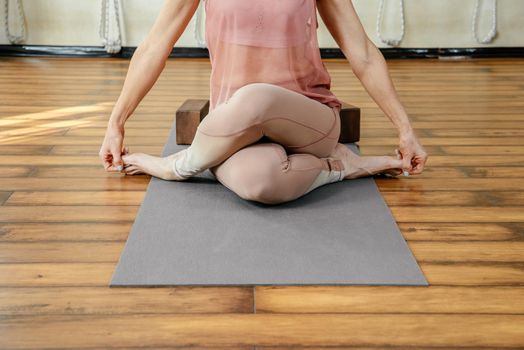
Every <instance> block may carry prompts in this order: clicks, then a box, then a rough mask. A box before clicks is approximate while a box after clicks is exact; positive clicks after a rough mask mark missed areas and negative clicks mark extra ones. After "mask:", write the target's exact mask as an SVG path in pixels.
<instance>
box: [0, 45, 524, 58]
mask: <svg viewBox="0 0 524 350" xmlns="http://www.w3.org/2000/svg"><path fill="white" fill-rule="evenodd" d="M135 50H136V47H134V46H127V47H123V48H122V50H121V51H120V52H119V53H116V54H108V53H107V52H106V51H105V50H104V48H103V47H102V46H46V45H0V56H58V57H117V58H131V56H133V53H134V52H135ZM380 51H381V52H382V54H383V55H384V57H385V58H387V59H394V58H438V57H461V56H465V57H471V58H490V57H491V58H493V57H524V47H476V48H426V49H425V48H380ZM320 54H321V57H322V58H344V55H343V53H342V51H341V50H340V49H338V48H329V49H320ZM169 57H184V58H190V57H191V58H195V57H202V58H206V57H209V53H208V50H207V48H199V47H175V48H173V50H172V51H171V54H170V55H169Z"/></svg>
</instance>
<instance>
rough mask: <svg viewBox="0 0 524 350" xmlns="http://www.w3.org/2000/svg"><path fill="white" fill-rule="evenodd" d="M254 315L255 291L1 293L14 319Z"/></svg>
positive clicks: (4, 311)
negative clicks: (46, 316)
mask: <svg viewBox="0 0 524 350" xmlns="http://www.w3.org/2000/svg"><path fill="white" fill-rule="evenodd" d="M57 295H60V298H57ZM252 312H253V288H252V287H166V288H147V287H146V288H111V289H108V288H106V287H56V288H55V287H46V288H4V289H2V290H0V315H10V316H12V315H60V314H62V315H92V314H96V315H117V314H141V313H143V314H198V313H252Z"/></svg>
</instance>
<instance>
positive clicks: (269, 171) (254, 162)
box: [228, 143, 289, 204]
mask: <svg viewBox="0 0 524 350" xmlns="http://www.w3.org/2000/svg"><path fill="white" fill-rule="evenodd" d="M251 147H252V149H250V150H249V151H248V152H245V153H246V154H245V156H246V157H249V161H244V162H241V161H240V159H238V161H237V162H235V165H237V166H238V171H235V172H231V171H229V172H228V173H230V174H231V173H234V174H235V175H234V177H235V178H234V179H231V180H233V181H230V182H231V183H232V184H233V185H232V186H231V185H230V188H231V189H232V190H233V191H234V192H235V193H236V194H237V195H238V196H239V197H241V198H243V199H246V200H252V201H257V202H261V203H265V204H276V203H280V202H283V201H285V198H283V197H282V194H283V191H281V188H280V182H281V181H279V180H280V175H281V174H282V173H283V171H284V170H285V168H286V167H287V166H288V162H289V161H288V158H287V154H286V151H285V149H284V148H283V147H282V146H281V145H279V144H275V143H263V144H257V145H255V146H251ZM253 148H254V149H253ZM240 156H242V155H240ZM246 160H247V159H246Z"/></svg>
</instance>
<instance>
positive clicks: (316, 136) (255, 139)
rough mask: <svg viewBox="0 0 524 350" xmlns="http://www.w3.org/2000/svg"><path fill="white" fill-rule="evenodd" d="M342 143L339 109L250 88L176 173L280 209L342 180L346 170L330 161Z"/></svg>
mask: <svg viewBox="0 0 524 350" xmlns="http://www.w3.org/2000/svg"><path fill="white" fill-rule="evenodd" d="M339 135H340V116H339V112H338V109H337V108H336V107H333V108H332V107H329V106H327V105H326V104H323V103H321V102H319V101H316V100H314V99H312V98H309V97H307V96H305V95H302V94H300V93H298V92H295V91H292V90H289V89H286V88H283V87H280V86H278V85H274V84H268V83H251V84H248V85H245V86H243V87H241V88H240V89H238V90H236V91H235V93H234V94H233V95H232V96H231V97H230V98H229V99H228V100H227V101H225V102H224V103H221V104H219V105H217V106H216V108H215V109H213V110H212V111H210V112H209V114H208V115H207V116H206V117H205V118H204V119H203V120H202V122H201V123H200V125H199V126H198V129H197V132H196V135H195V138H194V139H193V142H192V144H191V145H190V146H189V147H188V148H186V150H185V155H184V156H183V157H181V158H180V159H179V160H177V162H176V165H175V169H176V171H177V172H178V173H179V174H181V175H183V176H184V177H190V176H193V175H195V174H198V173H200V172H202V171H204V170H206V169H209V170H210V171H211V172H212V174H213V175H215V177H216V178H217V180H218V181H219V182H220V183H222V184H223V185H224V186H226V187H227V188H229V189H230V190H231V191H233V192H235V193H236V194H238V195H239V196H240V197H241V198H244V199H247V200H254V201H258V202H262V203H266V204H276V203H282V202H286V201H290V200H293V199H296V198H298V197H300V196H302V195H304V194H306V193H308V192H310V191H311V190H313V189H315V188H317V187H319V186H322V185H324V184H327V183H331V182H335V181H341V180H342V179H343V174H342V169H343V165H342V163H341V162H340V161H338V160H337V161H333V160H332V159H325V157H327V156H328V155H329V154H330V153H331V152H332V151H333V149H334V147H335V145H336V144H337V143H338V139H339Z"/></svg>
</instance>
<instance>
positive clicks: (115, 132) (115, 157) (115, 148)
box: [98, 124, 125, 172]
mask: <svg viewBox="0 0 524 350" xmlns="http://www.w3.org/2000/svg"><path fill="white" fill-rule="evenodd" d="M124 133H125V132H124V127H123V126H122V127H120V126H117V125H114V124H108V126H107V129H106V135H105V137H104V142H103V143H102V147H101V148H100V152H99V153H98V155H99V156H100V159H101V160H102V162H103V163H104V169H105V170H106V171H109V172H120V171H122V169H123V168H124V162H123V161H122V157H121V156H122V153H123V150H124V147H123V146H124Z"/></svg>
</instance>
